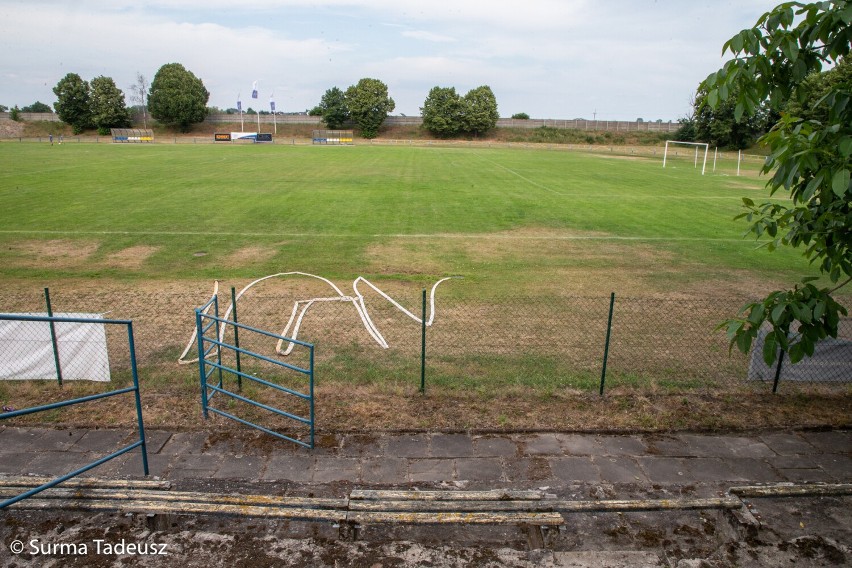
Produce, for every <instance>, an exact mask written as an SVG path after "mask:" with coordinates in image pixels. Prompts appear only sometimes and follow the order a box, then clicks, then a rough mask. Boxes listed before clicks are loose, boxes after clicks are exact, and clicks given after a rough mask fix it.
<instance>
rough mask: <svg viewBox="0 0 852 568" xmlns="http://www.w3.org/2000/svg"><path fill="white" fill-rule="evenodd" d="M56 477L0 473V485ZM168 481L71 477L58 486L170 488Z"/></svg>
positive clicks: (27, 484) (23, 484)
mask: <svg viewBox="0 0 852 568" xmlns="http://www.w3.org/2000/svg"><path fill="white" fill-rule="evenodd" d="M54 479H56V478H55V477H34V476H24V475H8V476H7V475H0V487H26V488H29V489H32V488H34V487H38V486H39V485H44V484H45V483H48V482H50V481H53V480H54ZM171 486H172V484H171V482H170V481H154V480H150V479H101V478H98V477H72V478H71V479H68V480H65V481H63V482H62V483H60V484H59V485H58V487H102V488H118V489H151V490H162V491H165V490H167V489H171Z"/></svg>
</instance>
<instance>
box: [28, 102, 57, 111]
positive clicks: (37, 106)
mask: <svg viewBox="0 0 852 568" xmlns="http://www.w3.org/2000/svg"><path fill="white" fill-rule="evenodd" d="M21 112H49V113H53V109H52V108H50V106H48V105H46V104H44V103H43V102H41V101H36V102H34V103H33V104H31V105H29V106H25V107H24V108H22V109H21Z"/></svg>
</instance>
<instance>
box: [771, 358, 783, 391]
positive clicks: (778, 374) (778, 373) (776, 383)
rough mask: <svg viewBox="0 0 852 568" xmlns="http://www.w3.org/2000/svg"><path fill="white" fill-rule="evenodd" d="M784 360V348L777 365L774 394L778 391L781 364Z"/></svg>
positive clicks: (773, 387) (773, 384)
mask: <svg viewBox="0 0 852 568" xmlns="http://www.w3.org/2000/svg"><path fill="white" fill-rule="evenodd" d="M783 362H784V350H783V349H782V350H781V353H780V354H779V355H778V366H777V367H775V381H774V382H773V383H772V394H776V393H777V392H778V383H779V382H780V380H781V364H782V363H783Z"/></svg>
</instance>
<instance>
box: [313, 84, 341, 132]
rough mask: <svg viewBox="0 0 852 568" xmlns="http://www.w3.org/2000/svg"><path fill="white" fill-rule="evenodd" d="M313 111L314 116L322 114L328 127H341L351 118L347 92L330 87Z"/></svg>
mask: <svg viewBox="0 0 852 568" xmlns="http://www.w3.org/2000/svg"><path fill="white" fill-rule="evenodd" d="M311 113H314V114H312V116H321V117H322V121H323V122H324V123H325V125H326V126H327V127H328V128H341V127H342V126H343V125H344V124H345V123H346V121H347V120H349V108H348V107H347V106H346V94H345V93H344V92H343V91H341V90H340V89H338V88H337V87H332V88H330V89H329V90H327V91H326V92H325V94H323V96H322V99H321V100H320V104H319V105H317V106H316V107H315V108H314V109H313V110H312V111H311Z"/></svg>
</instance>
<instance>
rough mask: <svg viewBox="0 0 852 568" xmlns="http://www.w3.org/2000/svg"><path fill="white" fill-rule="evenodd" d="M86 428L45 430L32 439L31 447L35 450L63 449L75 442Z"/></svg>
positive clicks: (84, 432)
mask: <svg viewBox="0 0 852 568" xmlns="http://www.w3.org/2000/svg"><path fill="white" fill-rule="evenodd" d="M86 432H87V431H86V430H47V431H45V432H44V434H42V435H41V436H39V437H38V439H37V440H35V441H33V444H32V449H33V451H36V452H51V451H65V450H68V449H69V448H71V446H73V445H74V444H76V443H77V442H78V441H79V440H80V438H82V437H83V435H85V434H86Z"/></svg>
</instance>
